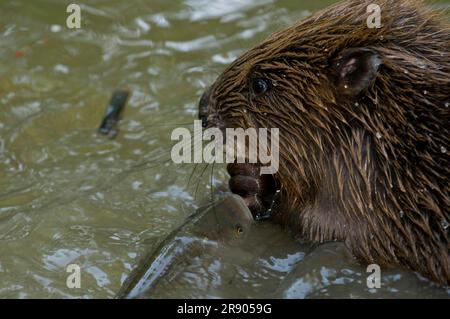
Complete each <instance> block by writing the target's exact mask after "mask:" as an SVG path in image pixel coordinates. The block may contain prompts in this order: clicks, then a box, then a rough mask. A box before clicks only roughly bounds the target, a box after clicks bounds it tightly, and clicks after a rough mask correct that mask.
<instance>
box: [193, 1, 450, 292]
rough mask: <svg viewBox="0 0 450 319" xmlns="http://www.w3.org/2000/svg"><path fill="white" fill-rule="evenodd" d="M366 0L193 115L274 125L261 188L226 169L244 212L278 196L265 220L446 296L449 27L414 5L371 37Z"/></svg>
mask: <svg viewBox="0 0 450 319" xmlns="http://www.w3.org/2000/svg"><path fill="white" fill-rule="evenodd" d="M372 2H373V1H372V0H363V1H361V0H359V1H354V0H349V1H344V2H340V3H338V4H335V5H332V6H330V7H328V8H326V9H324V10H322V11H319V12H317V13H315V14H313V15H312V16H310V17H309V18H307V19H305V20H303V21H300V22H298V23H296V24H294V25H292V26H289V27H287V28H285V29H283V30H281V31H278V32H276V33H274V34H272V35H270V36H269V37H268V38H267V39H266V40H264V41H263V42H262V43H261V44H259V45H257V46H256V47H254V48H253V49H250V50H249V51H247V52H246V53H244V54H243V55H242V56H240V57H239V58H237V59H236V60H235V61H234V62H233V63H232V64H231V65H230V66H229V67H227V69H226V70H225V71H224V72H223V73H222V74H221V75H219V76H218V78H217V79H216V81H215V82H214V83H213V85H212V86H211V87H210V88H209V89H207V90H206V91H205V93H204V95H203V96H202V98H201V100H200V103H199V117H200V119H202V120H203V121H204V124H205V126H206V127H218V128H220V129H222V130H223V129H224V128H226V127H230V128H235V127H241V128H244V129H246V128H250V127H252V128H263V127H264V128H271V127H275V128H279V144H280V146H279V156H280V160H279V170H278V171H277V172H276V173H275V174H273V175H270V181H269V180H268V176H265V175H264V177H262V176H260V175H259V174H257V173H255V171H257V170H255V165H258V164H250V163H243V164H242V163H241V164H238V163H234V164H229V166H228V171H229V173H230V175H231V178H230V181H229V185H230V189H231V191H232V192H234V193H236V194H239V195H241V196H242V197H244V199H246V203H247V205H248V206H249V207H250V209H251V211H252V213H253V214H254V215H256V216H258V214H263V215H264V214H265V213H266V212H267V209H268V203H271V202H272V201H273V200H272V198H274V197H272V196H271V195H270V194H272V193H273V192H274V191H278V192H279V196H277V197H276V198H275V200H276V205H275V206H274V207H273V210H272V213H271V217H270V218H271V220H273V221H274V222H276V223H280V224H282V225H285V226H286V227H290V228H291V229H293V230H294V231H295V232H297V234H299V235H301V236H303V237H304V238H306V239H308V240H310V241H312V242H314V243H322V242H327V241H342V242H344V243H345V245H346V246H347V247H348V248H349V249H350V251H351V252H352V254H353V255H354V256H355V257H356V258H357V259H358V260H359V261H360V262H361V263H363V264H372V263H376V264H378V265H380V266H381V267H389V266H394V265H396V266H397V265H400V266H403V267H406V268H409V269H411V270H413V271H416V272H418V273H420V274H422V275H423V276H425V277H427V278H429V279H431V280H432V281H435V282H438V283H441V284H444V285H449V284H450V258H449V248H450V242H449V231H450V228H449V222H450V190H449V177H450V160H449V152H450V143H449V138H450V130H449V128H450V109H449V108H448V107H449V102H450V77H449V74H450V25H449V23H448V18H447V17H446V16H445V14H442V13H441V12H436V11H435V10H433V9H431V8H429V7H427V6H426V5H425V4H423V3H422V2H420V1H416V0H379V1H377V4H378V5H379V7H380V8H381V27H380V28H369V27H368V24H367V18H368V15H369V14H368V13H367V7H368V5H370V4H371V3H372ZM255 185H256V187H255ZM269 193H270V194H269ZM267 198H269V200H267Z"/></svg>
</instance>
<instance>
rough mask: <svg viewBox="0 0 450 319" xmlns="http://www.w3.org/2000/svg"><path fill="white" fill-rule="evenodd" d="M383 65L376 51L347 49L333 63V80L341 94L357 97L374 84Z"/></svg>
mask: <svg viewBox="0 0 450 319" xmlns="http://www.w3.org/2000/svg"><path fill="white" fill-rule="evenodd" d="M380 65H381V59H380V57H379V56H378V54H377V53H376V52H375V51H372V50H370V49H366V48H352V49H346V50H344V51H343V52H341V54H340V55H339V57H338V58H337V59H335V60H334V61H333V65H332V68H333V78H334V81H335V85H336V89H337V91H338V92H339V93H340V94H344V95H347V96H348V95H351V96H355V95H358V94H360V93H361V92H363V91H364V90H366V89H367V88H368V87H369V86H370V84H371V83H372V82H373V80H374V79H375V77H376V76H377V73H378V68H379V67H380Z"/></svg>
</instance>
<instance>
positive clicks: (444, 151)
mask: <svg viewBox="0 0 450 319" xmlns="http://www.w3.org/2000/svg"><path fill="white" fill-rule="evenodd" d="M441 153H443V154H445V153H447V149H446V148H445V147H444V146H441Z"/></svg>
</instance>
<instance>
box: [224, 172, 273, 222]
mask: <svg viewBox="0 0 450 319" xmlns="http://www.w3.org/2000/svg"><path fill="white" fill-rule="evenodd" d="M227 170H228V173H229V174H230V176H231V178H230V181H229V187H230V190H231V192H233V193H235V194H237V195H239V196H241V197H242V198H243V199H244V201H245V203H246V204H247V206H248V208H249V209H250V211H251V212H252V214H253V217H254V218H255V219H256V220H260V219H264V218H269V217H270V215H271V212H272V208H273V207H272V206H273V204H274V201H275V195H276V194H277V188H276V183H275V180H274V179H273V176H272V175H260V166H258V165H256V164H245V163H244V164H240V163H232V164H228V166H227Z"/></svg>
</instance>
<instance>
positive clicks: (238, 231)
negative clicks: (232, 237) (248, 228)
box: [236, 226, 244, 235]
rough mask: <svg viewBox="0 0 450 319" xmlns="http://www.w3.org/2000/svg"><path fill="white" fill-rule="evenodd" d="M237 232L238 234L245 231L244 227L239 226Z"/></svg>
mask: <svg viewBox="0 0 450 319" xmlns="http://www.w3.org/2000/svg"><path fill="white" fill-rule="evenodd" d="M236 232H237V234H238V235H242V233H243V232H244V229H243V228H242V227H241V226H237V228H236Z"/></svg>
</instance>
